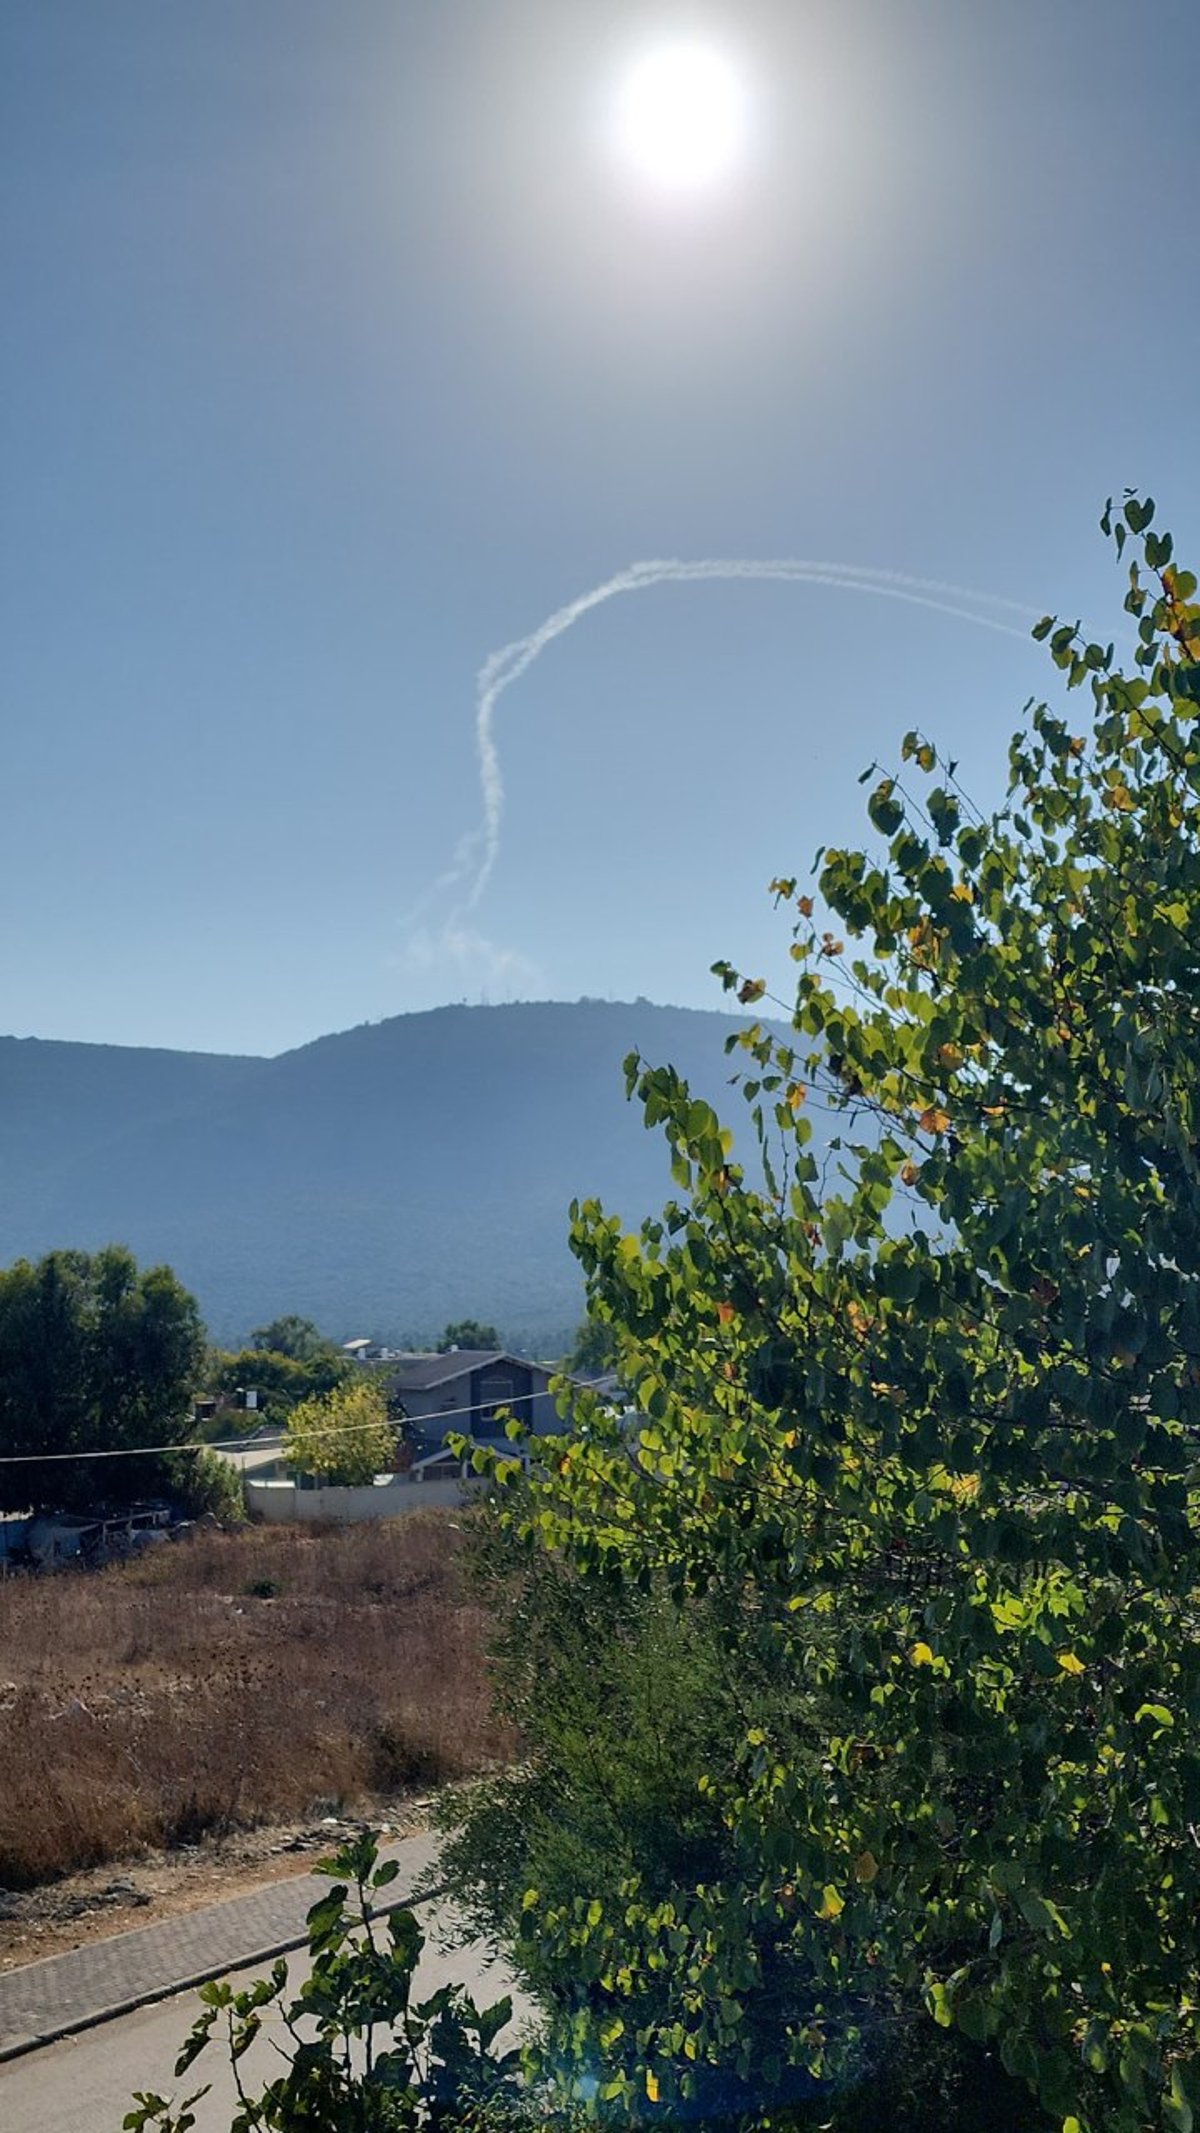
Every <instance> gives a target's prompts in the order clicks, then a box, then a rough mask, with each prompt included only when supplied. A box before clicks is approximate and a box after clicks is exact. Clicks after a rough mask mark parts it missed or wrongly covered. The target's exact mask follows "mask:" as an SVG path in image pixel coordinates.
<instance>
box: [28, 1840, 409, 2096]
mask: <svg viewBox="0 0 1200 2133" xmlns="http://www.w3.org/2000/svg"><path fill="white" fill-rule="evenodd" d="M384 1854H385V1856H386V1857H388V1858H392V1859H397V1860H399V1862H400V1873H399V1875H398V1876H397V1878H396V1880H395V1881H393V1882H392V1883H391V1884H390V1886H389V1887H388V1888H387V1889H386V1890H385V1891H383V1892H382V1902H381V1905H380V1908H381V1909H382V1908H383V1907H384V1906H385V1905H386V1906H387V1907H391V1906H392V1905H394V1904H397V1903H404V1902H405V1901H406V1900H407V1899H408V1898H409V1897H410V1896H411V1895H412V1892H413V1890H414V1889H415V1888H416V1886H417V1884H418V1882H419V1880H420V1879H421V1876H422V1875H423V1874H424V1873H425V1872H426V1870H427V1868H429V1867H430V1866H431V1865H432V1864H433V1861H434V1859H435V1858H436V1856H437V1839H436V1837H432V1836H417V1837H403V1838H401V1839H400V1841H399V1842H398V1843H396V1844H391V1845H387V1846H385V1847H384ZM328 1886H329V1883H328V1881H327V1880H326V1879H324V1878H323V1877H320V1876H316V1875H312V1874H297V1875H295V1876H294V1877H292V1878H290V1879H288V1880H285V1881H275V1882H272V1883H271V1884H270V1885H269V1886H268V1887H267V1888H263V1889H255V1890H252V1891H251V1893H250V1894H249V1895H247V1896H231V1897H229V1898H227V1899H226V1901H225V1902H224V1903H212V1904H206V1905H205V1906H204V1908H203V1909H201V1910H198V1911H183V1912H180V1913H179V1914H178V1915H177V1916H176V1917H174V1918H164V1919H162V1920H161V1921H160V1923H159V1924H157V1925H153V1926H140V1927H137V1928H135V1929H134V1931H132V1932H130V1933H116V1934H114V1935H113V1936H112V1938H111V1939H109V1940H98V1941H92V1942H90V1943H89V1944H88V1945H87V1946H85V1947H82V1948H73V1949H72V1950H71V1952H70V1954H69V1955H52V1956H48V1957H46V1958H45V1960H44V1961H42V1962H38V1963H29V1964H28V1965H27V1966H26V1967H25V1968H24V1969H22V1970H10V1971H7V1972H6V1973H5V1974H4V1975H3V1976H0V2060H4V2059H12V2058H15V2057H16V2056H17V2055H18V2054H19V2053H21V2052H27V2051H32V2050H33V2049H34V2048H35V2046H37V2045H39V2044H48V2043H49V2042H50V2041H51V2040H52V2039H53V2038H56V2037H66V2036H70V2035H71V2033H72V2032H73V2031H75V2030H79V2029H87V2028H90V2026H91V2024H92V2023H93V2022H103V2021H106V2020H107V2019H108V2018H109V2016H111V2015H116V2014H125V2013H127V2012H128V2011H129V2010H130V2009H131V2008H133V2007H143V2006H145V2005H146V2004H147V2003H148V2002H149V2001H151V2000H159V1999H164V1998H165V1997H166V1996H167V1994H168V1993H172V1992H179V1991H180V1990H182V1988H183V1987H184V1986H187V1985H198V1984H201V1983H202V1982H203V1981H204V1979H205V1978H210V1977H220V1976H221V1975H223V1973H224V1972H225V1971H226V1970H232V1969H234V1968H240V1967H242V1966H243V1965H245V1964H247V1963H255V1962H262V1961H266V1960H269V1958H270V1957H271V1956H274V1955H279V1954H281V1953H282V1951H283V1950H284V1949H285V1948H294V1947H296V1946H297V1945H298V1944H299V1943H300V1942H301V1941H302V1940H303V1939H304V1920H305V1916H306V1913H307V1912H308V1910H309V1907H310V1905H312V1904H313V1903H315V1901H316V1899H317V1897H318V1896H319V1895H320V1894H321V1893H322V1891H323V1890H324V1889H326V1888H328Z"/></svg>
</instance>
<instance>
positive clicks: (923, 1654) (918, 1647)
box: [908, 1643, 933, 1666]
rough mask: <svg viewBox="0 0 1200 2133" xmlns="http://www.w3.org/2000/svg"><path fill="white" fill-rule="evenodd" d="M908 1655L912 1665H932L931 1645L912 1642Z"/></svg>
mask: <svg viewBox="0 0 1200 2133" xmlns="http://www.w3.org/2000/svg"><path fill="white" fill-rule="evenodd" d="M908 1656H909V1658H910V1659H911V1660H912V1663H913V1665H914V1666H932V1665H933V1646H932V1645H930V1644H925V1643H921V1644H914V1645H913V1648H912V1650H911V1652H910V1653H909V1655H908Z"/></svg>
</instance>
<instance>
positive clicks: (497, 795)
mask: <svg viewBox="0 0 1200 2133" xmlns="http://www.w3.org/2000/svg"><path fill="white" fill-rule="evenodd" d="M713 579H723V580H727V581H728V580H736V579H743V580H747V581H751V582H755V583H765V582H769V581H771V580H775V581H781V582H784V583H789V584H799V585H829V586H834V587H836V588H837V590H839V591H842V592H860V593H872V594H874V595H876V596H877V597H878V598H880V599H886V600H904V601H906V602H907V603H908V605H909V606H911V607H927V608H932V609H933V610H934V612H935V613H937V614H942V615H953V616H955V617H956V618H957V619H958V620H959V621H961V622H974V623H976V624H977V625H978V626H979V627H980V628H981V629H990V630H998V631H999V632H1000V634H1001V635H1002V636H1005V637H1018V638H1021V639H1022V640H1024V639H1026V638H1027V637H1028V633H1029V629H1030V627H1031V626H1032V624H1033V622H1034V621H1035V620H1036V619H1037V615H1036V610H1035V609H1033V608H1027V607H1024V606H1023V605H1022V604H1021V602H1020V601H1017V600H1006V599H1002V598H1001V597H1000V596H999V595H998V594H996V593H982V592H973V591H972V590H971V589H970V587H969V586H964V585H949V584H946V583H945V582H944V581H943V580H942V579H940V578H916V577H912V576H910V575H909V574H908V572H907V571H902V570H871V569H868V568H867V567H865V566H859V565H858V564H850V563H808V562H803V561H801V560H799V559H798V558H796V557H793V556H782V557H779V558H774V559H772V558H766V559H763V560H756V559H755V558H753V557H729V558H725V557H719V556H718V557H703V558H700V559H699V560H697V561H695V562H691V563H688V562H683V561H681V560H679V559H676V558H669V557H668V558H663V559H661V560H658V561H648V562H642V563H631V564H630V565H629V567H628V569H626V570H619V571H618V572H617V573H616V576H615V577H611V578H607V579H606V580H605V582H604V583H603V585H595V586H593V587H592V589H591V591H590V592H585V593H580V594H579V596H578V598H577V599H575V600H569V601H568V602H567V604H566V606H565V607H559V608H556V609H555V611H554V613H553V614H552V615H548V616H547V617H546V620H545V621H544V622H541V623H539V624H538V627H537V628H536V629H535V630H531V631H530V633H529V635H528V636H527V637H516V638H514V639H513V642H512V643H511V644H505V645H501V647H500V649H499V650H498V651H495V652H492V653H491V654H489V656H488V658H487V659H486V660H485V661H484V663H483V665H482V667H481V668H480V669H479V673H478V675H477V677H476V682H475V749H476V757H477V760H478V765H479V784H480V791H481V794H482V798H483V820H482V822H481V824H480V825H479V827H478V828H477V829H474V830H472V831H470V832H469V833H468V834H467V836H465V837H464V838H463V839H462V841H461V842H460V844H459V846H458V849H457V851H456V853H455V855H454V860H453V863H452V865H451V867H450V869H449V870H448V872H447V873H445V874H443V875H442V876H441V877H440V879H439V880H438V881H437V882H436V883H434V884H433V887H432V889H431V891H430V894H436V893H437V892H438V891H441V890H448V889H452V888H454V887H455V886H456V885H457V884H458V883H460V882H469V883H470V887H469V889H468V892H467V895H466V898H465V901H464V902H463V904H462V907H461V908H462V909H463V910H464V911H471V910H473V909H474V908H475V906H476V905H477V904H478V902H479V900H480V898H481V896H482V895H483V892H484V890H485V889H486V887H487V885H488V882H489V880H490V879H491V875H492V872H493V869H494V867H495V865H496V861H497V859H498V858H499V855H500V831H501V825H502V822H503V818H504V779H503V776H502V774H501V769H500V757H499V753H498V751H497V748H496V730H495V727H496V706H497V704H498V703H499V700H500V698H501V696H502V695H503V694H504V691H505V690H506V689H511V687H512V685H513V683H514V682H516V681H519V680H520V679H521V676H522V675H523V674H527V673H528V671H529V669H530V667H531V666H532V665H533V663H534V661H535V660H536V659H540V657H541V655H542V653H543V652H544V651H545V649H546V647H547V645H550V644H553V642H554V640H555V638H556V637H561V636H563V635H564V633H565V632H566V631H567V630H569V629H573V628H574V626H575V624H576V623H577V622H579V621H580V620H581V619H582V617H583V616H584V615H587V614H590V613H591V610H592V609H593V608H594V607H602V606H603V605H604V603H605V601H607V600H615V599H617V598H619V597H620V596H621V595H622V594H624V593H633V592H645V591H648V590H649V589H650V587H651V586H654V585H667V584H671V585H692V584H700V583H704V582H706V581H711V580H713ZM988 608H993V609H997V608H998V609H1002V610H1003V611H1004V612H1005V613H1008V614H1012V615H1020V616H1021V617H1022V618H1023V620H1024V624H1025V626H1024V628H1018V627H1017V626H1016V624H1015V623H1012V622H1005V621H1003V620H1000V619H998V617H997V616H996V615H995V614H988V613H986V612H981V610H985V609H988ZM426 901H427V899H422V903H423V904H424V903H425V902H426Z"/></svg>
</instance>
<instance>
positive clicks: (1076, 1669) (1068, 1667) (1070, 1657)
mask: <svg viewBox="0 0 1200 2133" xmlns="http://www.w3.org/2000/svg"><path fill="white" fill-rule="evenodd" d="M1058 1663H1059V1665H1060V1666H1061V1668H1062V1670H1063V1673H1064V1674H1083V1673H1086V1671H1087V1669H1086V1668H1085V1666H1084V1663H1083V1661H1082V1659H1080V1658H1078V1657H1077V1656H1076V1654H1075V1653H1074V1652H1060V1653H1059V1655H1058Z"/></svg>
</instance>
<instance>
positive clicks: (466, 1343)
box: [437, 1318, 504, 1355]
mask: <svg viewBox="0 0 1200 2133" xmlns="http://www.w3.org/2000/svg"><path fill="white" fill-rule="evenodd" d="M503 1345H504V1344H503V1342H502V1341H501V1339H500V1335H499V1334H498V1333H497V1331H496V1328H495V1327H494V1326H489V1325H488V1324H487V1323H486V1322H485V1321H484V1320H483V1319H480V1318H456V1319H452V1320H451V1322H450V1324H449V1325H448V1326H445V1327H443V1329H442V1332H441V1334H440V1336H439V1339H438V1344H437V1352H438V1354H439V1355H446V1354H448V1352H449V1350H450V1349H451V1348H500V1347H503Z"/></svg>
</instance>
